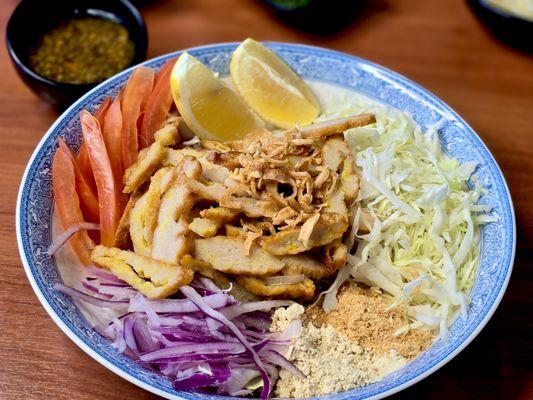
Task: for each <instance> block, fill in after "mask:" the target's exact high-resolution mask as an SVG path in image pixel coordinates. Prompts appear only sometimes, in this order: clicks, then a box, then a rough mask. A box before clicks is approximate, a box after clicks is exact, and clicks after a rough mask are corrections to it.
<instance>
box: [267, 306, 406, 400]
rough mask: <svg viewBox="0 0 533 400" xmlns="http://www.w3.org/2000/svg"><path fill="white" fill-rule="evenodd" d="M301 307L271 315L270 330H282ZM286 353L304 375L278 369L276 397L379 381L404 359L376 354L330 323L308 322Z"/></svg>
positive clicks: (347, 387)
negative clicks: (321, 324) (316, 323)
mask: <svg viewBox="0 0 533 400" xmlns="http://www.w3.org/2000/svg"><path fill="white" fill-rule="evenodd" d="M303 311H304V309H303V307H302V306H300V305H293V306H291V307H289V308H287V309H278V310H277V311H276V313H275V314H274V320H273V321H274V322H273V325H272V327H273V330H275V329H280V330H281V329H284V328H285V327H286V326H287V325H288V323H289V322H290V321H291V320H292V319H294V318H300V316H301V314H302V313H303ZM286 356H287V357H288V358H289V359H290V360H291V361H292V362H293V363H294V364H295V365H296V366H297V367H298V368H299V369H300V370H301V371H302V372H303V373H304V374H305V375H306V378H305V379H299V378H297V377H295V376H294V375H292V374H291V373H290V372H288V371H286V370H281V371H280V375H279V379H278V381H277V383H276V386H275V388H274V394H275V395H276V396H277V397H293V398H294V397H297V398H302V397H311V396H321V395H325V394H329V393H334V392H339V391H343V390H348V389H351V388H354V387H358V386H363V385H367V384H369V383H372V382H375V381H378V380H379V379H381V378H382V377H383V376H385V375H387V374H388V373H390V372H392V371H394V370H396V369H398V368H400V367H402V366H403V365H404V364H405V363H406V362H407V359H405V358H404V357H401V356H399V355H398V354H396V353H394V352H391V353H390V354H389V355H387V356H378V355H376V354H375V353H374V352H373V351H371V350H368V349H364V348H363V347H361V346H358V345H357V344H355V343H354V342H352V341H351V340H349V339H348V338H347V337H346V336H345V335H343V334H341V333H339V332H337V331H336V330H335V329H334V328H333V327H332V326H329V325H323V326H321V327H320V328H317V327H315V326H314V325H313V324H312V323H307V324H306V325H305V326H304V327H303V329H302V333H301V334H300V336H299V337H298V339H297V340H296V342H295V343H294V345H293V346H291V347H290V349H289V351H288V353H287V354H286Z"/></svg>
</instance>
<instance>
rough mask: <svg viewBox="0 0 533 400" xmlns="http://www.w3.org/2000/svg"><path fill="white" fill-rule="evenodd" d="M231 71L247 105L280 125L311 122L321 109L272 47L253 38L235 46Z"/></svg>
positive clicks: (286, 125) (303, 83)
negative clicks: (269, 47)
mask: <svg viewBox="0 0 533 400" xmlns="http://www.w3.org/2000/svg"><path fill="white" fill-rule="evenodd" d="M230 74H231V79H232V81H233V84H234V86H235V87H236V88H237V91H238V92H239V94H240V95H241V96H242V97H243V98H244V100H246V102H247V103H248V105H249V106H250V107H251V108H252V109H253V110H254V111H255V112H256V113H257V114H259V116H260V117H261V118H263V119H264V120H265V121H268V122H270V123H272V124H274V125H276V126H278V127H280V128H290V127H293V126H294V125H297V124H298V125H307V124H310V123H312V122H313V121H314V120H315V118H316V117H317V116H318V114H319V112H320V107H319V105H318V101H317V99H316V97H315V95H314V94H313V92H312V90H311V88H309V86H307V84H306V83H305V82H304V81H303V80H302V79H301V78H300V77H299V76H298V75H297V74H296V72H294V71H293V70H292V69H291V68H290V67H289V66H288V65H287V64H286V63H285V62H284V61H283V60H282V59H281V58H279V57H278V56H277V55H276V54H275V53H274V52H273V51H272V50H270V49H268V48H266V47H265V46H263V45H262V44H261V43H259V42H256V41H255V40H253V39H246V40H245V41H244V42H242V43H241V44H240V45H239V47H237V49H235V51H234V53H233V56H232V58H231V63H230Z"/></svg>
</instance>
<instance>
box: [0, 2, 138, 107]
mask: <svg viewBox="0 0 533 400" xmlns="http://www.w3.org/2000/svg"><path fill="white" fill-rule="evenodd" d="M30 27H31V28H30ZM6 42H7V48H8V52H9V55H10V56H11V60H12V61H13V64H14V65H15V68H16V70H17V73H18V74H19V76H20V77H21V78H22V79H23V80H24V82H25V83H26V84H27V85H28V86H29V87H30V88H31V89H32V90H33V92H34V93H35V94H37V95H38V96H39V97H41V98H42V99H44V100H45V101H47V102H49V103H51V104H54V105H56V106H57V107H59V108H63V107H66V106H68V105H69V104H71V103H72V102H73V101H74V100H76V99H77V98H79V97H80V96H81V95H82V94H84V93H86V92H87V91H88V90H90V89H91V88H93V87H94V86H96V85H97V84H98V83H100V82H102V81H104V80H105V79H107V78H109V77H111V76H113V75H115V74H116V73H118V72H120V71H121V70H123V69H125V68H127V67H129V66H132V65H135V64H138V63H139V62H142V61H143V60H144V59H145V57H146V49H147V45H148V37H147V32H146V27H145V24H144V21H143V19H142V17H141V15H140V13H139V12H138V10H137V9H136V8H135V7H134V6H133V5H132V4H131V3H130V2H129V1H128V0H116V1H106V0H71V1H63V0H56V1H46V2H41V1H36V0H23V1H21V2H20V4H19V5H18V7H17V8H16V9H15V11H14V12H13V14H12V16H11V18H10V20H9V22H8V25H7V30H6Z"/></svg>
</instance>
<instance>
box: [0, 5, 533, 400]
mask: <svg viewBox="0 0 533 400" xmlns="http://www.w3.org/2000/svg"><path fill="white" fill-rule="evenodd" d="M16 4H17V1H15V0H2V1H1V2H0V27H1V28H2V30H5V26H6V24H7V20H8V18H9V16H10V14H11V12H12V11H13V9H14V7H15V6H16ZM142 14H143V16H144V17H145V19H146V23H147V25H148V30H149V36H150V45H149V57H152V56H157V55H160V54H163V53H167V52H170V51H174V50H176V49H182V48H186V47H190V46H195V45H200V44H208V43H216V42H225V41H238V40H242V39H244V38H246V37H248V36H250V37H254V38H255V39H258V40H275V41H286V42H296V43H308V44H313V45H318V46H323V47H328V48H331V49H335V50H341V51H344V52H347V53H351V54H355V55H358V56H360V57H363V58H366V59H368V60H371V61H374V62H376V63H379V64H381V65H383V66H385V67H388V68H390V69H393V70H395V71H397V72H399V73H401V74H403V75H405V76H407V77H408V78H410V79H412V80H414V81H416V82H418V83H419V84H421V85H422V86H424V87H425V88H427V89H429V90H430V91H432V92H433V93H435V94H436V95H437V96H439V97H440V98H441V99H443V100H444V101H445V102H447V103H448V104H449V105H451V107H452V108H454V109H455V110H456V111H457V112H459V114H460V115H462V116H463V117H464V118H465V119H466V120H467V121H468V122H469V123H470V124H471V125H472V127H473V128H474V129H475V130H476V131H477V132H478V133H479V135H480V136H481V137H482V138H483V140H484V141H485V143H486V144H487V145H488V147H489V148H490V150H491V151H492V152H493V154H494V156H495V157H496V159H497V161H498V163H499V164H500V166H501V168H502V170H503V172H504V174H505V177H506V178H507V182H508V184H509V186H510V189H511V192H512V196H513V200H514V205H515V210H516V217H517V223H518V248H517V254H516V262H515V267H514V272H513V276H512V279H511V283H510V285H509V288H508V290H507V293H506V295H505V297H504V299H503V301H502V303H501V305H500V307H499V308H498V310H497V311H496V313H495V315H494V317H493V318H492V320H491V321H490V323H489V324H488V325H487V327H486V328H485V329H484V330H483V332H482V333H481V334H480V335H479V336H478V337H477V338H476V339H475V340H474V341H473V343H472V344H470V345H469V346H468V347H467V348H466V349H465V350H464V351H463V352H462V353H461V354H460V355H458V356H457V357H456V358H455V359H454V360H453V361H451V362H450V363H449V364H447V365H446V366H445V367H443V368H442V369H440V370H439V371H438V372H436V373H435V374H433V375H432V376H431V377H430V378H427V379H425V380H424V381H422V382H420V383H418V384H416V385H415V386H414V387H411V388H409V389H407V390H405V391H404V392H402V393H401V394H398V395H396V396H394V398H395V399H426V398H427V399H453V400H461V399H532V398H533V383H532V381H533V373H532V368H531V366H532V365H533V361H532V356H533V354H532V335H531V334H532V332H533V330H532V301H531V298H532V296H533V285H532V271H533V190H532V188H533V57H531V56H530V55H527V54H523V53H520V52H518V51H515V50H513V49H510V48H508V47H507V46H505V45H503V44H501V43H499V42H497V41H495V40H494V39H493V38H492V37H491V36H490V35H489V34H488V32H487V31H486V30H485V29H484V28H483V26H481V24H480V23H479V22H478V20H476V18H475V17H474V16H473V15H472V13H471V12H470V10H469V9H468V7H467V5H466V3H465V2H464V1H461V0H430V1H428V0H369V1H367V2H366V6H365V7H364V9H363V10H362V11H361V13H359V14H357V15H354V16H353V21H352V22H351V23H349V24H348V25H347V26H346V27H345V28H344V29H342V30H341V31H340V32H337V33H335V34H331V35H329V36H320V35H313V34H307V33H304V32H302V31H299V30H297V29H294V28H291V27H290V26H287V25H286V24H284V23H283V22H282V21H280V20H279V19H278V18H277V17H276V16H275V15H274V14H273V13H272V12H271V11H270V10H269V9H268V8H267V7H265V6H264V5H263V4H262V3H261V2H259V1H256V0H175V1H171V0H160V1H155V2H152V3H151V4H149V5H147V6H145V7H143V8H142ZM28 29H31V27H28ZM57 116H58V114H57V112H56V111H55V110H54V109H52V108H51V107H50V106H48V105H47V104H45V103H43V102H42V101H40V100H39V99H38V98H36V97H35V96H34V95H33V94H32V93H31V92H30V91H29V90H28V89H27V88H26V87H25V86H24V84H23V83H22V82H21V81H20V80H19V78H18V77H17V76H16V74H15V71H14V69H13V67H12V65H11V63H10V60H9V58H8V55H7V52H6V49H5V46H3V45H2V46H0V249H1V250H0V399H11V400H17V399H72V400H77V399H117V400H119V399H155V398H156V396H154V395H152V394H150V393H148V392H145V391H144V390H142V389H140V388H138V387H136V386H134V385H132V384H130V383H128V382H126V381H125V380H123V379H121V378H119V377H118V376H117V375H115V374H113V373H112V372H110V371H108V370H107V369H105V368H104V367H102V366H100V365H99V364H98V363H96V362H95V361H94V360H92V359H91V358H90V357H89V356H87V355H86V354H85V353H83V352H82V351H81V350H80V349H78V348H77V347H76V346H75V345H74V344H73V343H72V342H71V341H70V340H69V339H68V338H67V337H66V336H65V335H64V334H63V333H62V332H61V331H60V330H59V329H58V328H57V327H56V325H55V324H54V323H53V322H52V320H51V319H50V317H49V316H48V315H47V314H46V312H45V311H44V309H43V308H42V306H41V305H40V303H39V302H38V300H37V298H36V296H35V295H34V293H33V292H32V289H31V287H30V284H29V283H28V280H27V279H26V276H25V274H24V271H23V268H22V265H21V261H20V258H19V253H18V249H17V244H16V238H15V204H16V196H17V191H18V186H19V183H20V179H21V176H22V173H23V171H24V167H25V165H26V162H27V161H28V158H29V157H30V154H31V153H32V151H33V149H34V147H35V145H36V144H37V143H38V141H39V140H40V138H41V136H42V135H43V133H44V132H45V131H46V130H47V128H48V127H49V126H50V125H51V124H52V122H53V121H54V120H55V119H56V118H57Z"/></svg>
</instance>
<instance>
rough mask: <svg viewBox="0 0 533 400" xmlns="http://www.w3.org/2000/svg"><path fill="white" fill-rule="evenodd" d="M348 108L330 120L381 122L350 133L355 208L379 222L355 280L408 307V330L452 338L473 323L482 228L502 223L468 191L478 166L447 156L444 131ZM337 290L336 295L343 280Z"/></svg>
mask: <svg viewBox="0 0 533 400" xmlns="http://www.w3.org/2000/svg"><path fill="white" fill-rule="evenodd" d="M346 104H347V103H344V105H343V107H344V108H343V109H342V110H335V111H334V112H333V113H331V112H330V113H328V114H326V115H324V116H323V118H327V119H329V118H332V117H333V116H335V117H342V116H345V115H349V114H353V113H358V112H369V111H371V112H374V113H375V114H376V119H377V123H376V124H375V125H372V126H370V127H368V126H367V127H362V128H355V129H351V130H348V131H346V132H345V133H344V136H345V140H346V142H347V143H348V145H349V146H350V149H351V150H352V152H353V154H354V156H355V158H356V165H357V170H358V172H359V174H360V176H361V188H360V192H359V196H358V198H357V200H356V205H357V206H358V207H360V208H363V209H365V210H368V212H370V214H371V215H372V217H373V219H374V220H373V224H372V227H371V230H370V233H368V234H366V235H356V237H355V245H356V246H355V247H354V248H356V251H355V254H353V255H350V256H349V257H348V265H349V266H350V268H351V276H352V277H353V278H354V279H355V280H356V281H359V282H362V283H365V284H367V285H370V286H377V287H379V288H381V289H382V290H383V291H385V292H387V293H389V294H390V295H391V296H392V297H393V299H394V301H393V303H392V304H391V307H395V306H398V305H401V306H402V309H404V310H406V312H407V315H408V316H409V320H410V321H409V323H408V324H409V326H408V327H407V328H406V329H409V327H419V326H425V327H429V328H432V329H438V330H439V332H440V335H441V337H442V338H446V337H447V330H448V327H449V326H450V324H451V322H452V321H453V320H454V319H455V317H456V316H457V315H459V314H460V315H462V317H463V318H466V313H467V306H468V303H469V299H468V293H469V291H470V289H471V287H472V285H473V282H474V279H475V274H476V268H477V265H478V263H479V225H480V224H483V223H490V222H493V221H494V220H495V219H496V218H495V217H494V216H491V215H487V214H484V213H487V212H489V211H490V209H489V208H488V207H487V206H485V205H476V202H477V201H478V199H479V197H480V195H481V193H482V190H483V188H482V187H480V186H478V187H476V188H474V189H470V188H469V187H468V184H467V182H468V180H469V178H470V176H471V175H472V173H473V172H474V170H475V169H476V164H475V163H463V164H460V163H459V162H458V161H457V160H455V159H452V158H449V157H448V156H446V155H445V154H444V153H443V152H442V150H441V146H440V142H439V136H438V129H439V124H437V125H436V126H434V127H432V128H430V129H428V130H427V132H425V133H423V132H422V130H421V128H420V127H419V126H418V125H417V124H416V123H415V122H414V121H413V120H412V119H411V118H410V117H409V116H408V115H407V114H405V113H402V112H399V111H397V110H391V109H386V108H385V107H383V106H378V105H369V104H368V103H361V104H349V105H346ZM369 108H370V110H369ZM334 286H335V288H331V289H333V291H335V292H336V289H337V288H338V287H339V286H340V285H339V282H338V279H337V280H336V282H335V285H334ZM328 295H329V296H330V297H331V295H332V291H331V290H330V291H329V293H328ZM334 303H335V302H334V301H330V302H328V305H327V308H328V309H331V305H332V304H334Z"/></svg>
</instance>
